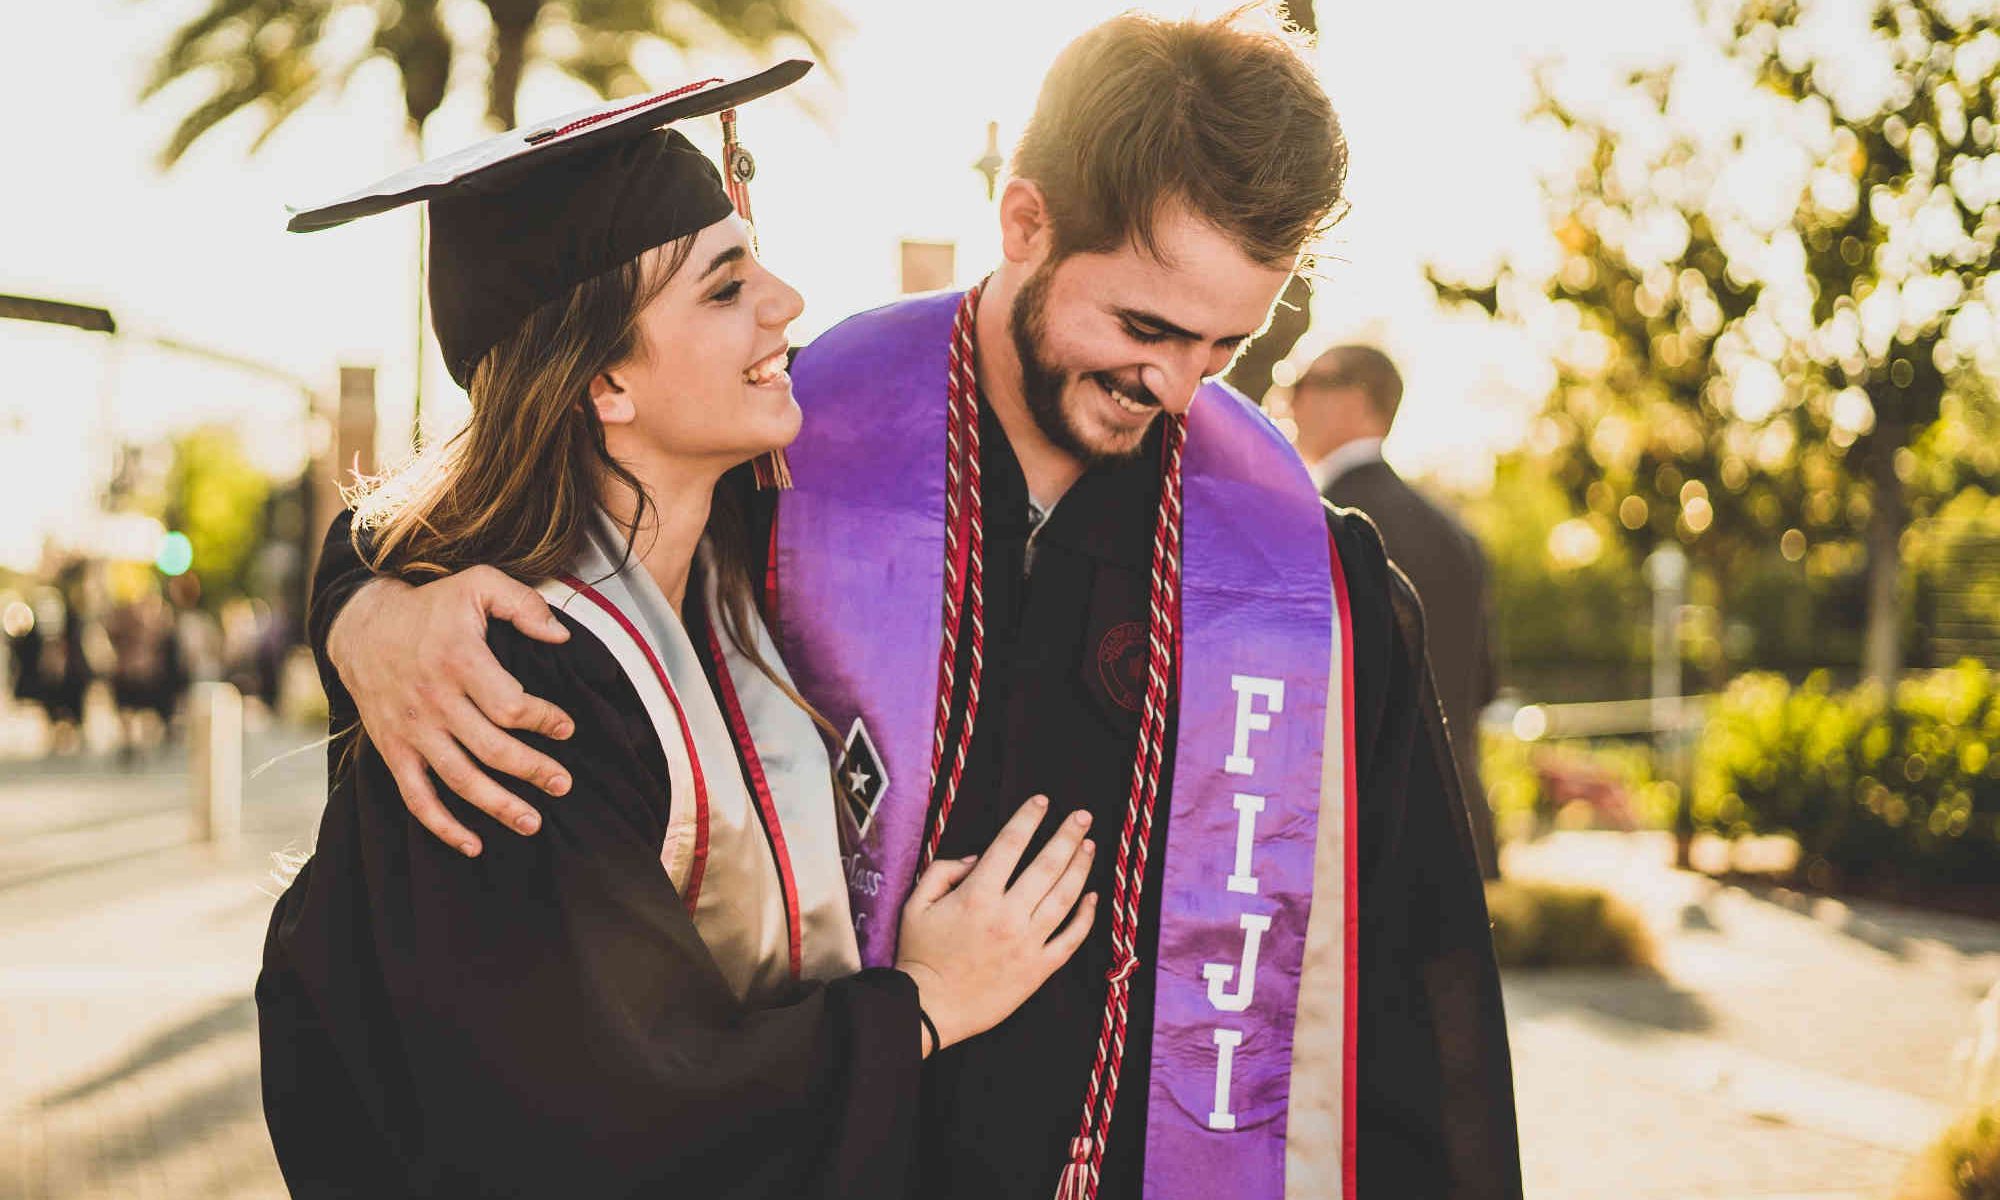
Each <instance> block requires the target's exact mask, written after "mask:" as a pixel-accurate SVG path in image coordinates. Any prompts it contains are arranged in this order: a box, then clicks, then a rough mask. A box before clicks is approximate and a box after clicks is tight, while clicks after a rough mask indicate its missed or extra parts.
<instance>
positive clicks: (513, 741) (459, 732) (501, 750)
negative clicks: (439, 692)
mask: <svg viewBox="0 0 2000 1200" xmlns="http://www.w3.org/2000/svg"><path fill="white" fill-rule="evenodd" d="M486 717H487V714H486V713H485V712H483V711H481V710H480V709H479V708H477V707H475V706H474V705H473V704H472V702H471V701H469V700H466V699H464V698H463V697H454V698H452V699H450V700H447V701H445V702H444V720H445V729H446V731H447V732H449V733H450V734H451V736H452V737H454V738H456V739H457V740H458V743H459V745H461V746H464V747H465V748H466V749H467V750H470V751H472V754H473V756H474V757H475V758H477V759H478V760H479V761H480V762H483V763H485V764H486V765H487V766H489V767H491V768H493V769H494V770H495V771H499V772H500V773H502V774H504V775H512V776H513V777H514V778H516V779H519V780H521V781H522V782H523V783H532V784H534V785H535V786H536V787H538V788H540V789H542V790H543V791H544V792H547V793H548V794H549V795H551V796H560V795H563V794H564V793H566V792H568V791H569V785H570V777H569V772H568V771H567V770H564V769H563V766H562V764H561V763H559V762H557V761H556V760H555V759H553V758H550V757H549V756H548V755H546V754H543V753H541V752H540V751H538V750H534V749H532V748H530V747H529V746H528V745H527V744H526V743H524V742H523V741H521V739H519V738H517V737H515V736H513V735H512V734H510V733H508V732H507V731H506V730H504V729H501V728H500V727H499V726H497V725H495V724H494V723H493V722H491V721H489V720H487V719H486ZM523 807H526V806H525V805H523Z"/></svg>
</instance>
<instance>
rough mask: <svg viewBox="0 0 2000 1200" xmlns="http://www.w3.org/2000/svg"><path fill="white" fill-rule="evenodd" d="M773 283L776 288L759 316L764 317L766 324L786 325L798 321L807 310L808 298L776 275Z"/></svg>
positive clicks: (772, 280) (762, 307)
mask: <svg viewBox="0 0 2000 1200" xmlns="http://www.w3.org/2000/svg"><path fill="white" fill-rule="evenodd" d="M771 282H772V283H773V284H775V285H776V286H775V287H773V288H772V289H771V294H770V297H769V298H768V299H767V300H766V301H765V302H764V304H763V305H762V306H761V308H760V314H759V315H761V316H762V317H763V319H764V324H766V325H774V326H775V325H786V324H789V323H791V322H792V321H795V320H797V319H798V316H799V314H800V313H802V312H804V311H805V310H806V298H805V297H804V296H801V295H800V294H799V290H798V289H797V288H795V287H793V286H792V285H791V284H789V283H786V282H785V281H784V280H783V279H780V278H779V277H778V276H776V275H773V276H771Z"/></svg>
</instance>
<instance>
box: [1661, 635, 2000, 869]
mask: <svg viewBox="0 0 2000 1200" xmlns="http://www.w3.org/2000/svg"><path fill="white" fill-rule="evenodd" d="M1996 745H2000V674H1996V673H1995V672H1993V671H1990V670H1988V669H1987V668H1985V667H1984V666H1982V665H1980V664H1979V663H1977V662H1971V661H1967V662H1963V663H1960V664H1959V665H1958V666H1956V667H1951V668H1948V669H1944V670H1939V671H1930V672H1924V673H1922V674H1917V675H1912V676H1909V677H1907V678H1905V679H1904V680H1903V681H1902V682H1900V683H1899V684H1898V685H1897V686H1896V687H1895V689H1894V691H1893V693H1891V692H1888V691H1885V689H1883V688H1881V687H1880V686H1877V685H1873V684H1864V685H1862V686H1860V687H1856V688H1853V689H1849V690H1846V691H1836V690H1833V689H1832V688H1830V687H1829V686H1828V683H1827V679H1826V677H1825V676H1824V675H1822V674H1816V675H1813V676H1810V677H1808V678H1807V679H1806V681H1805V682H1804V683H1803V684H1800V685H1798V686H1796V687H1794V686H1792V685H1790V684H1788V683H1787V682H1786V681H1785V680H1784V679H1782V678H1780V677H1777V676H1774V675H1763V674H1753V675H1745V676H1743V677H1741V678H1739V679H1737V680H1736V681H1735V682H1733V683H1732V684H1730V686H1729V688H1728V690H1727V691H1726V692H1725V693H1724V695H1723V697H1722V698H1721V700H1720V702H1719V703H1718V705H1717V706H1716V708H1715V710H1714V711H1713V713H1712V714H1711V717H1710V720H1709V722H1708V724H1707V727H1706V729H1705V730H1704V732H1703V734H1702V738H1701V742H1700V747H1699V751H1698V757H1697V764H1696V787H1695V817H1696V821H1697V823H1698V824H1699V825H1700V826H1702V827H1704V828H1707V829H1710V830H1713V831H1715V832H1718V833H1722V834H1724V835H1731V836H1734V835H1741V834H1752V833H1755V834H1765V833H1783V834H1790V835H1791V836H1793V837H1794V838H1796V839H1797V840H1798V843H1799V847H1800V850H1801V854H1802V860H1803V861H1806V862H1810V861H1812V860H1813V859H1815V858H1816V859H1819V860H1822V861H1824V862H1825V863H1826V864H1827V865H1828V866H1829V867H1831V868H1832V869H1833V870H1834V871H1835V872H1837V873H1838V874H1839V875H1841V876H1842V877H1846V878H1859V877H1890V878H1905V879H1922V880H1926V881H1931V882H1966V883H1971V882H1980V881H1991V880H1993V879H1994V878H1996V872H2000V756H1995V755H1994V754H1993V753H1992V751H1993V748H1994V747H1995V746H1996Z"/></svg>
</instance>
